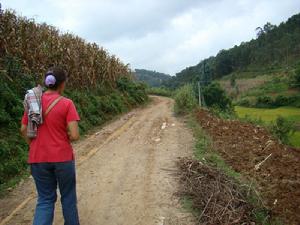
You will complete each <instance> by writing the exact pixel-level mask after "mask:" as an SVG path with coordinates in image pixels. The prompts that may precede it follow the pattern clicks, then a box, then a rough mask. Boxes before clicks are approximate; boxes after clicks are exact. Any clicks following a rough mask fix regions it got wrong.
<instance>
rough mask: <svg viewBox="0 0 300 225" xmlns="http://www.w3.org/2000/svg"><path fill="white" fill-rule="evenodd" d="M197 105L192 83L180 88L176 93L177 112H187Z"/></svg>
mask: <svg viewBox="0 0 300 225" xmlns="http://www.w3.org/2000/svg"><path fill="white" fill-rule="evenodd" d="M196 106H197V100H196V97H195V93H194V91H193V87H192V85H190V84H187V85H184V86H183V87H181V88H179V89H178V90H177V92H176V94H175V105H174V111H175V113H176V114H185V113H188V112H190V111H191V110H193V109H194V108H195V107H196Z"/></svg>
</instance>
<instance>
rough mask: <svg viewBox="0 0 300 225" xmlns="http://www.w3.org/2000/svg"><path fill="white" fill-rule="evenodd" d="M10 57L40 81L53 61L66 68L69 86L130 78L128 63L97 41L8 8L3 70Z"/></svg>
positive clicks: (2, 25) (1, 25)
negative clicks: (24, 15) (91, 40)
mask: <svg viewBox="0 0 300 225" xmlns="http://www.w3.org/2000/svg"><path fill="white" fill-rule="evenodd" d="M0 10H1V9H0ZM8 56H9V57H15V58H17V59H19V60H20V62H21V65H22V68H24V71H23V72H24V73H29V74H34V76H35V77H34V79H35V81H36V82H37V83H41V81H42V78H43V74H44V73H45V72H46V70H47V69H48V67H49V65H52V64H54V65H60V66H62V67H64V69H65V70H66V71H67V73H68V76H69V78H70V79H69V81H68V85H69V86H71V87H73V88H78V89H83V88H90V87H95V86H97V85H103V84H105V85H109V86H111V87H114V85H115V81H116V80H117V79H118V78H120V77H122V76H127V77H131V70H130V69H129V67H128V64H127V65H125V64H123V63H122V62H121V61H120V59H118V58H117V57H116V56H114V55H112V56H111V55H109V53H108V52H107V51H106V50H105V49H103V48H102V47H99V46H98V45H97V44H96V43H87V42H86V41H85V40H83V39H82V38H80V37H78V36H76V35H73V34H70V33H62V32H60V31H59V30H58V29H57V28H55V27H53V26H49V25H47V24H45V23H42V24H38V23H35V21H34V20H33V19H28V18H25V17H20V16H17V15H16V13H15V12H14V11H8V10H6V11H1V12H0V60H1V61H2V62H1V61H0V66H1V67H2V68H0V69H1V70H2V69H3V59H4V58H5V57H8Z"/></svg>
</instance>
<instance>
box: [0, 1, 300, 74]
mask: <svg viewBox="0 0 300 225" xmlns="http://www.w3.org/2000/svg"><path fill="white" fill-rule="evenodd" d="M2 3H3V6H4V8H7V7H9V8H14V9H16V10H17V12H20V13H21V14H22V15H24V16H28V17H34V18H36V20H37V21H39V22H47V23H50V24H52V25H55V26H57V27H59V28H60V29H62V30H63V31H70V32H72V33H75V34H77V35H79V36H81V37H83V38H85V39H87V40H88V41H93V42H96V43H98V44H99V45H100V46H103V47H104V48H106V49H108V51H109V52H110V53H112V54H115V55H117V56H118V57H120V58H121V60H122V61H123V62H125V63H130V64H131V66H132V68H145V69H152V70H156V71H161V72H165V73H171V74H174V73H176V72H179V71H180V70H181V69H184V68H185V67H187V66H191V65H194V64H196V63H198V62H199V61H200V60H201V59H204V58H206V57H209V56H211V55H215V54H216V53H217V52H218V51H219V50H221V49H224V48H230V47H232V46H234V45H235V44H237V45H238V44H239V43H240V42H242V41H247V40H250V39H251V38H254V37H255V28H256V27H257V26H262V25H263V24H265V23H266V22H268V21H269V22H271V23H273V24H279V23H280V22H282V21H284V20H286V19H287V18H288V17H290V16H292V15H293V14H296V13H299V12H300V2H299V0H285V1H281V0H273V1H271V0H252V1H251V0H213V1H209V0H185V1H182V0H164V1H161V0H151V1H147V0H126V1H125V0H101V1H99V0H86V1H83V0H82V1H80V0H64V1H60V0H52V1H51V0H44V1H38V0H23V1H19V0H4V1H2Z"/></svg>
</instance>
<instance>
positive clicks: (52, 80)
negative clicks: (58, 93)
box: [45, 74, 56, 87]
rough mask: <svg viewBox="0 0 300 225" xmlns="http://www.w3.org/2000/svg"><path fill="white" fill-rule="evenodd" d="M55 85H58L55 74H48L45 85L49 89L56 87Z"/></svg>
mask: <svg viewBox="0 0 300 225" xmlns="http://www.w3.org/2000/svg"><path fill="white" fill-rule="evenodd" d="M55 83H56V78H55V76H53V74H47V76H46V78H45V85H46V86H47V87H51V86H53V85H55Z"/></svg>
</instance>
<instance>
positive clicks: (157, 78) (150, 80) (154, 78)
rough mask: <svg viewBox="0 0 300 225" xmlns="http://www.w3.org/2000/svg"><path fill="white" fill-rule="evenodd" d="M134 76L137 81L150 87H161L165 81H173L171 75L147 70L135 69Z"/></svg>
mask: <svg viewBox="0 0 300 225" xmlns="http://www.w3.org/2000/svg"><path fill="white" fill-rule="evenodd" d="M134 75H135V77H136V79H137V80H139V81H142V82H144V83H146V84H148V85H149V86H150V87H159V86H161V85H162V84H163V83H164V82H165V81H168V80H169V79H171V76H170V75H169V74H165V73H159V72H156V71H152V70H145V69H135V72H134Z"/></svg>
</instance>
